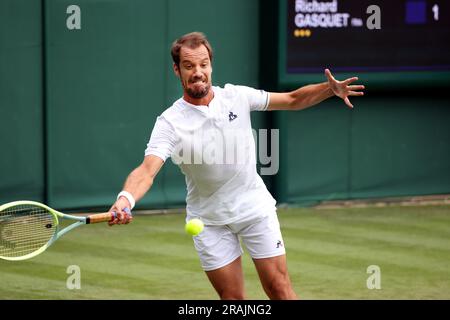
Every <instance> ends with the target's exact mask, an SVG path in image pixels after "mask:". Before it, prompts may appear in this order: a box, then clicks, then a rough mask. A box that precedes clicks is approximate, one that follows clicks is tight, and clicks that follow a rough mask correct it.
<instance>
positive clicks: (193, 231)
mask: <svg viewBox="0 0 450 320" xmlns="http://www.w3.org/2000/svg"><path fill="white" fill-rule="evenodd" d="M204 226H205V225H204V224H203V222H202V221H201V220H200V219H197V218H195V219H191V220H189V221H188V222H187V223H186V225H185V226H184V230H186V232H187V234H190V235H191V236H196V235H198V234H199V233H200V232H202V231H203V227H204Z"/></svg>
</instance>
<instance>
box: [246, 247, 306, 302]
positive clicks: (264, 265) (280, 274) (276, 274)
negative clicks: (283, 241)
mask: <svg viewBox="0 0 450 320" xmlns="http://www.w3.org/2000/svg"><path fill="white" fill-rule="evenodd" d="M253 262H254V263H255V266H256V270H258V275H259V279H260V280H261V284H262V286H263V288H264V291H265V292H266V294H267V296H268V297H269V298H270V299H274V300H280V299H283V300H289V299H290V300H292V299H298V298H297V295H296V293H295V292H294V290H293V288H292V284H291V280H290V278H289V273H288V270H287V263H286V255H281V256H276V257H271V258H262V259H253Z"/></svg>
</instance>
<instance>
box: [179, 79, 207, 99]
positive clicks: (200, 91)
mask: <svg viewBox="0 0 450 320" xmlns="http://www.w3.org/2000/svg"><path fill="white" fill-rule="evenodd" d="M196 81H198V79H193V80H190V81H189V82H190V83H191V84H192V83H195V82H196ZM184 89H185V91H186V93H187V95H188V96H189V97H191V98H193V99H201V98H204V97H206V95H207V94H208V93H209V90H210V89H211V84H210V83H208V82H205V83H202V85H200V86H197V85H194V87H193V88H192V87H189V86H188V85H186V86H185V87H184Z"/></svg>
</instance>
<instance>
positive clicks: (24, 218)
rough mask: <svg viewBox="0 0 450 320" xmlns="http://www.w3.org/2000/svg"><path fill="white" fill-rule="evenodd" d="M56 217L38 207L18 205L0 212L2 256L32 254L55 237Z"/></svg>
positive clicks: (0, 251) (0, 250) (0, 247)
mask: <svg viewBox="0 0 450 320" xmlns="http://www.w3.org/2000/svg"><path fill="white" fill-rule="evenodd" d="M55 222H56V221H55V218H54V216H53V215H52V214H51V213H50V212H48V211H47V210H46V209H44V208H42V207H39V206H36V205H16V206H13V207H9V208H6V209H4V210H2V211H1V212H0V256H3V257H21V256H24V255H27V254H30V253H32V252H34V251H36V250H38V249H40V248H41V247H43V246H44V245H45V244H47V242H48V241H49V240H50V239H51V238H52V237H53V235H54V234H55V230H56V223H55Z"/></svg>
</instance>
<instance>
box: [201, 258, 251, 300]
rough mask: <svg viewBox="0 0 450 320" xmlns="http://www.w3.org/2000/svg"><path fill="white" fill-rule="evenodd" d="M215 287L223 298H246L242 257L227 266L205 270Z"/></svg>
mask: <svg viewBox="0 0 450 320" xmlns="http://www.w3.org/2000/svg"><path fill="white" fill-rule="evenodd" d="M205 272H206V275H207V276H208V279H209V281H210V282H211V284H212V286H213V287H214V289H216V291H217V294H218V295H219V297H220V299H222V300H242V299H245V292H244V275H243V272H242V263H241V257H239V258H237V259H236V260H234V261H233V262H231V263H230V264H228V265H226V266H225V267H222V268H219V269H216V270H212V271H205Z"/></svg>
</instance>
